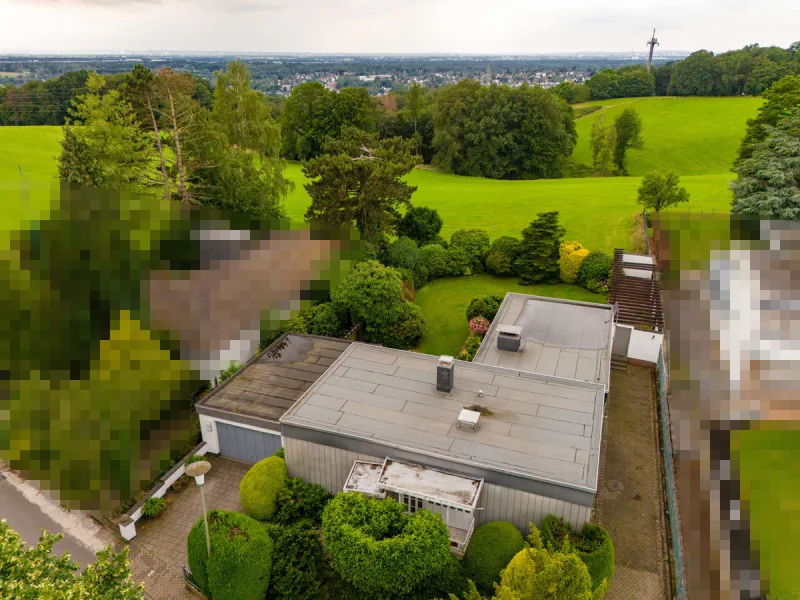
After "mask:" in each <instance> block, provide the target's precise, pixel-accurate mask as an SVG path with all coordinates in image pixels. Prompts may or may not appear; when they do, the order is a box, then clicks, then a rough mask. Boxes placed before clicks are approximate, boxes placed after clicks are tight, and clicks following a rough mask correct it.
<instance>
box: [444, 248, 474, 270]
mask: <svg viewBox="0 0 800 600" xmlns="http://www.w3.org/2000/svg"><path fill="white" fill-rule="evenodd" d="M471 264H472V263H471V260H470V257H469V254H468V253H467V251H466V250H465V249H464V248H462V247H461V246H451V247H450V248H448V249H447V275H450V276H451V277H460V276H461V275H472V266H471Z"/></svg>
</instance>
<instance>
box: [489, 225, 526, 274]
mask: <svg viewBox="0 0 800 600" xmlns="http://www.w3.org/2000/svg"><path fill="white" fill-rule="evenodd" d="M519 246H520V241H519V240H518V239H517V238H513V237H511V236H509V235H504V236H501V237H499V238H497V239H496V240H495V241H493V242H492V245H491V247H490V248H489V254H488V255H487V256H486V270H487V271H488V272H489V273H491V274H492V275H499V276H501V277H508V276H511V275H514V273H515V272H516V270H515V268H514V262H515V261H516V260H517V256H518V255H519Z"/></svg>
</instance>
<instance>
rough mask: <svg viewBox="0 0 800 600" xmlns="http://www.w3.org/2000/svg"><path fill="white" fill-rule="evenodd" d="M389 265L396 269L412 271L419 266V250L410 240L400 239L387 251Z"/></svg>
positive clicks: (415, 243)
mask: <svg viewBox="0 0 800 600" xmlns="http://www.w3.org/2000/svg"><path fill="white" fill-rule="evenodd" d="M389 263H390V264H391V265H392V266H393V267H397V268H398V269H408V270H409V271H413V270H414V269H416V268H417V265H418V264H419V248H417V242H415V241H414V240H412V239H411V238H407V237H401V238H400V239H399V240H397V241H396V242H395V243H394V244H392V247H391V248H390V249H389Z"/></svg>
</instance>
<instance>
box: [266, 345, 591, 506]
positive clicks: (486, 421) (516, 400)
mask: <svg viewBox="0 0 800 600" xmlns="http://www.w3.org/2000/svg"><path fill="white" fill-rule="evenodd" d="M437 362H438V357H435V356H428V355H425V354H417V353H414V352H405V351H402V350H393V349H389V348H382V347H379V346H371V345H368V344H360V343H355V342H354V343H353V344H351V345H350V347H349V348H347V350H345V351H344V352H343V353H342V355H341V356H340V357H339V358H338V359H337V360H336V362H335V363H334V364H333V366H332V367H331V368H330V369H329V370H328V371H327V372H326V373H325V375H323V376H322V377H321V378H320V379H319V380H318V381H317V382H316V383H314V385H312V386H311V388H310V389H309V390H308V391H307V392H306V393H305V395H304V396H303V397H302V398H301V399H300V400H298V401H297V402H296V403H295V405H294V406H293V407H292V408H291V409H289V410H288V411H287V412H286V414H285V415H284V416H283V417H282V418H281V424H282V425H283V424H291V425H294V426H298V427H304V428H308V429H314V430H318V431H325V432H332V433H335V434H337V435H342V436H345V437H351V438H356V439H365V440H369V441H372V442H374V443H378V444H383V445H386V446H389V447H394V448H401V449H404V450H408V451H411V452H414V453H416V454H418V455H428V456H436V457H443V458H446V459H449V460H453V461H457V462H462V463H465V464H470V465H478V466H482V467H484V468H487V469H490V470H495V471H500V472H505V473H512V474H515V475H518V476H521V477H526V478H530V479H536V480H540V481H546V482H551V483H555V484H561V485H565V486H568V487H573V488H577V489H581V490H588V491H591V492H596V490H597V467H598V459H599V454H600V433H601V428H602V419H603V402H604V395H605V394H604V391H605V390H604V388H603V386H602V385H598V384H592V383H585V382H578V381H564V380H559V379H556V378H552V377H547V376H543V375H534V374H530V373H521V372H518V371H512V370H509V369H504V368H500V367H494V366H489V365H481V364H476V363H470V362H463V361H458V360H457V361H454V363H455V367H454V368H455V374H454V375H455V385H454V389H453V390H452V392H450V393H444V392H439V391H437V390H436V365H437ZM480 390H482V391H483V397H482V398H479V397H478V392H479V391H480ZM475 404H479V405H480V406H482V407H484V408H485V409H486V410H485V411H483V412H484V414H485V416H482V417H481V419H480V429H479V430H478V431H476V432H473V431H472V430H469V429H459V428H458V427H457V426H456V421H457V419H458V415H459V413H460V411H461V409H462V408H464V407H467V406H473V405H475ZM487 411H488V412H487ZM387 454H391V452H390V451H387Z"/></svg>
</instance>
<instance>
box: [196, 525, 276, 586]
mask: <svg viewBox="0 0 800 600" xmlns="http://www.w3.org/2000/svg"><path fill="white" fill-rule="evenodd" d="M208 529H209V537H210V539H211V557H210V558H209V557H208V550H207V548H206V537H205V528H204V525H203V519H200V520H198V521H197V523H195V524H194V526H193V527H192V529H191V530H190V531H189V537H188V539H187V542H186V544H187V554H188V557H189V568H190V569H191V571H192V576H193V577H194V580H195V582H196V583H197V585H198V586H200V589H202V590H203V591H204V592H205V594H206V595H207V596H208V597H209V598H217V599H219V600H223V599H229V600H263V598H264V597H265V595H266V593H267V588H269V581H270V572H271V570H272V555H273V542H272V540H271V539H270V537H269V535H268V533H267V530H266V529H265V528H264V526H263V525H262V524H261V523H259V522H258V521H256V520H255V519H251V518H250V517H248V516H247V515H243V514H241V513H237V512H230V511H224V510H212V511H209V513H208Z"/></svg>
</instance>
